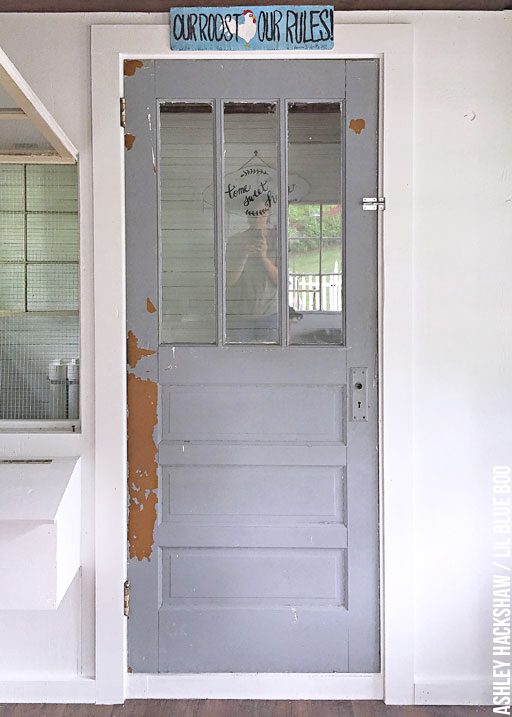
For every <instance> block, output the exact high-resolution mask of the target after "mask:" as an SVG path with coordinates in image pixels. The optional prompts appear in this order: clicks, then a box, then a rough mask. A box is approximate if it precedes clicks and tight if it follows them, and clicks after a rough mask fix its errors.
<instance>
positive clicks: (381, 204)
mask: <svg viewBox="0 0 512 717" xmlns="http://www.w3.org/2000/svg"><path fill="white" fill-rule="evenodd" d="M385 208H386V199H385V198H384V197H363V210H364V211H367V212H376V211H377V209H380V210H381V211H382V212H383V211H384V209H385Z"/></svg>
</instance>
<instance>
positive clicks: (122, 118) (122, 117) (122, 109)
mask: <svg viewBox="0 0 512 717" xmlns="http://www.w3.org/2000/svg"><path fill="white" fill-rule="evenodd" d="M119 124H120V125H121V127H122V128H123V129H125V128H126V100H125V98H124V97H120V98H119Z"/></svg>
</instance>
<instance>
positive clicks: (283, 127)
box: [278, 99, 289, 346]
mask: <svg viewBox="0 0 512 717" xmlns="http://www.w3.org/2000/svg"><path fill="white" fill-rule="evenodd" d="M278 172H279V222H278V237H279V241H278V245H279V281H280V291H279V314H280V321H279V336H280V343H281V346H287V344H288V318H289V317H288V112H287V101H286V100H284V99H281V100H280V101H279V157H278Z"/></svg>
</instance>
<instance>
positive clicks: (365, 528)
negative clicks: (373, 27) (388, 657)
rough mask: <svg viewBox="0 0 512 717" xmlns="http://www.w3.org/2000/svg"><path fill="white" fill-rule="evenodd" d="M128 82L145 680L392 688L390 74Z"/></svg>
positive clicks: (320, 67)
mask: <svg viewBox="0 0 512 717" xmlns="http://www.w3.org/2000/svg"><path fill="white" fill-rule="evenodd" d="M125 74H126V75H127V76H126V83H125V94H126V102H127V129H126V131H127V133H128V135H127V138H126V139H127V141H126V146H127V151H126V238H127V328H128V363H129V368H128V436H129V438H128V469H129V478H128V488H129V531H128V532H129V536H128V537H129V551H130V560H129V578H130V582H131V604H130V608H131V609H130V617H129V623H128V635H129V668H130V669H131V670H132V671H135V672H149V673H156V672H175V673H186V672H187V673H190V672H287V671H289V672H321V673H327V672H377V671H378V670H379V664H380V662H379V600H378V576H379V572H378V564H379V560H378V453H377V445H378V429H377V425H378V416H377V410H378V409H377V384H376V366H377V216H376V215H377V212H374V211H363V209H362V199H363V197H372V196H377V193H378V184H377V174H378V173H377V158H378V119H377V118H378V110H377V99H378V61H376V60H358V61H341V60H302V59H301V60H293V61H292V60H286V61H283V60H279V61H277V60H271V61H269V60H265V61H263V60H236V61H235V60H230V61H223V62H220V61H212V60H210V61H205V60H193V61H189V60H168V61H167V60H166V61H164V60H162V61H144V62H143V63H142V62H129V63H125Z"/></svg>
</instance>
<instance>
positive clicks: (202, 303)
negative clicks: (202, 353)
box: [160, 102, 217, 344]
mask: <svg viewBox="0 0 512 717" xmlns="http://www.w3.org/2000/svg"><path fill="white" fill-rule="evenodd" d="M213 127H214V115H213V106H212V104H211V103H207V102H200V103H197V102H196V103H193V102H166V103H164V104H162V105H160V202H161V205H160V236H161V257H160V258H161V267H160V272H161V311H160V342H161V343H172V344H214V343H215V342H216V340H217V319H216V313H215V310H216V300H215V299H216V279H215V275H216V271H215V221H214V202H213V196H214V193H213V191H212V187H213V184H214V160H213V157H214V151H213V146H214V145H213V138H214V131H213Z"/></svg>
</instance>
